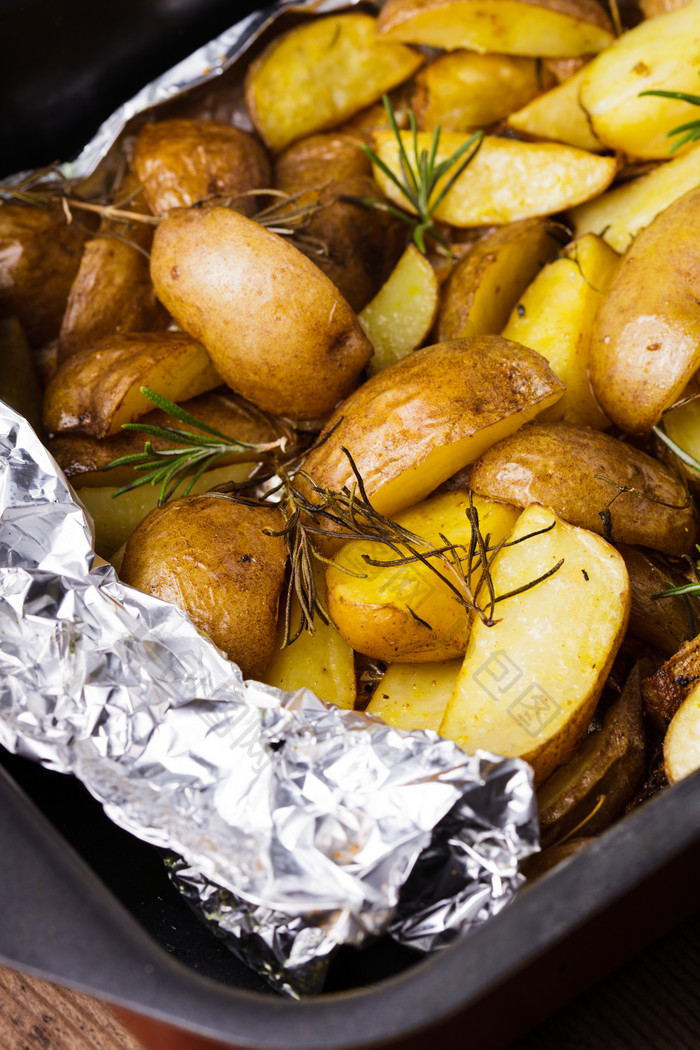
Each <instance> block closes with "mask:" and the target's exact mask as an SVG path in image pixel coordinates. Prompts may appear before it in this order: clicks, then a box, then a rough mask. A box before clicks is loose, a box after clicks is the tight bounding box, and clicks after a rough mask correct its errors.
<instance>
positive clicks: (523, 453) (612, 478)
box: [470, 423, 696, 554]
mask: <svg viewBox="0 0 700 1050" xmlns="http://www.w3.org/2000/svg"><path fill="white" fill-rule="evenodd" d="M604 479H607V480H604ZM470 483H471V486H472V488H473V489H474V491H475V492H478V493H480V494H481V495H483V496H488V497H489V499H500V500H504V501H505V502H507V503H514V504H515V505H516V506H520V507H526V506H529V505H530V504H532V503H540V504H542V505H544V506H545V507H551V508H552V510H553V511H554V512H555V513H556V514H557V515H559V517H561V518H563V519H564V520H565V521H568V522H571V524H573V525H578V526H581V527H582V528H584V529H590V530H591V531H592V532H597V533H599V534H600V535H605V533H606V522H605V521H604V518H606V519H607V525H608V526H609V531H610V535H611V537H612V539H613V540H614V541H615V542H621V543H631V544H641V545H642V546H645V547H653V548H654V549H655V550H659V551H663V552H664V553H666V554H688V553H690V552H691V551H692V550H693V549H694V544H695V539H696V525H695V518H694V513H693V507H692V502H691V500H690V498H689V496H688V493H687V490H686V489H685V486H684V485H683V482H682V481H681V479H680V478H679V477H678V475H677V474H675V473H673V472H672V471H670V470H668V469H667V468H666V467H664V466H663V465H662V464H661V463H659V462H657V460H655V459H652V458H651V456H647V455H646V453H645V452H641V451H640V450H639V449H637V448H635V447H634V446H633V445H629V444H626V443H624V442H622V441H618V440H617V439H616V438H614V437H611V436H610V435H609V434H604V433H602V432H601V431H600V430H592V429H590V428H589V427H583V426H576V425H575V424H573V423H537V424H533V425H532V426H529V427H525V428H523V429H522V430H520V431H519V432H518V433H517V434H513V435H511V436H510V437H508V438H506V439H504V440H503V441H501V442H499V444H498V445H494V446H493V447H492V448H489V450H488V451H487V452H486V453H485V454H484V455H483V456H482V457H481V459H480V460H479V461H478V462H476V463H474V466H473V467H472V470H471V475H470ZM625 488H631V489H634V490H635V491H633V492H625V491H622V490H623V489H625ZM613 500H614V502H613ZM666 504H668V505H666ZM608 513H609V518H608Z"/></svg>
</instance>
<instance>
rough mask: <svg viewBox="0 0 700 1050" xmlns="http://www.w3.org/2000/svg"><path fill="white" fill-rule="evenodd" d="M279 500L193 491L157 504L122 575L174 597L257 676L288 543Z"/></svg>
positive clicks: (267, 649) (131, 546) (269, 640)
mask: <svg viewBox="0 0 700 1050" xmlns="http://www.w3.org/2000/svg"><path fill="white" fill-rule="evenodd" d="M283 525H284V523H283V520H282V515H281V514H280V512H279V511H278V510H277V509H276V508H274V507H247V506H244V505H243V504H241V503H234V502H233V501H232V500H230V499H222V498H219V497H216V496H189V497H187V499H179V500H175V501H173V502H172V503H168V504H166V505H165V506H164V507H161V508H160V509H158V510H154V511H152V512H151V513H150V514H149V515H148V517H147V518H146V520H145V521H143V522H142V523H141V525H140V526H139V527H138V529H137V530H136V531H135V532H134V533H133V535H132V537H131V539H130V540H129V542H128V544H127V546H126V551H125V553H124V561H123V562H122V567H121V578H122V579H123V580H124V582H125V583H128V584H129V585H130V586H132V587H136V588H137V590H140V591H144V593H146V594H151V595H153V596H154V597H156V598H161V599H162V600H163V601H166V602H172V603H173V604H174V605H177V606H178V607H179V608H180V609H182V610H183V611H184V612H186V613H187V615H188V616H189V618H190V619H191V620H192V622H193V623H195V624H196V625H197V627H199V628H200V630H202V631H205V632H206V633H207V634H208V635H209V637H210V638H211V639H212V641H213V642H214V643H215V644H216V645H218V646H219V648H220V649H223V651H224V652H225V653H226V655H227V656H228V658H229V660H233V661H234V662H235V663H237V664H238V666H239V667H240V669H241V671H242V672H243V675H244V677H246V678H259V677H260V676H261V675H263V674H264V673H265V669H266V667H267V665H268V663H269V661H270V659H271V657H272V653H273V650H274V645H275V630H276V627H277V607H278V604H279V597H280V593H281V590H282V585H283V583H284V571H285V565H286V562H287V549H286V547H285V544H284V540H283V539H282V538H281V537H280V536H270V535H266V532H265V530H273V531H274V530H278V529H281V528H283Z"/></svg>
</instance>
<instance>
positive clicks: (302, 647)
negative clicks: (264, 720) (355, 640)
mask: <svg viewBox="0 0 700 1050" xmlns="http://www.w3.org/2000/svg"><path fill="white" fill-rule="evenodd" d="M314 576H315V582H316V590H317V593H318V594H319V595H320V598H321V601H322V602H323V603H324V605H325V596H326V584H325V572H324V567H323V565H319V564H318V563H316V564H315V566H314ZM298 626H299V609H298V606H296V607H293V608H292V620H291V635H292V637H294V634H295V633H296V631H297V630H298ZM283 640H284V612H283V610H282V609H280V614H279V623H278V625H277V639H276V644H275V651H274V653H273V655H272V660H271V661H270V664H269V665H268V667H267V670H266V671H265V674H264V676H263V681H264V682H265V683H266V684H267V685H273V686H275V687H276V688H277V689H283V690H284V691H285V692H288V693H293V692H295V691H296V690H297V689H311V690H312V691H313V692H314V693H315V694H316V696H320V697H321V699H322V700H325V701H326V702H327V703H329V704H335V705H336V707H344V708H347V709H348V710H352V708H353V707H354V706H355V699H356V695H357V686H356V681H355V657H354V653H353V651H352V649H351V648H350V646H349V645H348V643H347V642H346V641H344V639H343V638H341V636H340V634H339V633H338V630H337V629H336V627H335V626H334V625H333V623H324V622H323V621H322V620H321V619H319V618H318V617H314V631H313V634H312V633H311V632H309V631H302V632H301V634H300V635H299V637H298V638H297V639H296V641H294V642H292V643H291V645H288V646H287V647H286V648H285V649H283V648H282V642H283Z"/></svg>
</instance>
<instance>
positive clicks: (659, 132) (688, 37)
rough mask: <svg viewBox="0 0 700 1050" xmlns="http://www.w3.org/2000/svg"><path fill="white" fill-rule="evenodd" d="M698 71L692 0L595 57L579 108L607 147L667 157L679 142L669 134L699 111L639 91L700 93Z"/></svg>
mask: <svg viewBox="0 0 700 1050" xmlns="http://www.w3.org/2000/svg"><path fill="white" fill-rule="evenodd" d="M699 68H700V0H690V3H688V4H686V5H685V6H684V7H680V8H678V9H677V10H675V11H670V12H668V13H667V14H661V15H659V16H658V17H657V18H654V19H651V20H649V21H646V22H641V23H640V24H639V25H638V26H635V28H634V29H630V30H629V32H627V33H623V35H622V36H621V37H619V38H618V39H617V40H616V41H615V43H614V44H612V45H611V46H610V47H609V48H607V50H606V51H605V52H604V53H603V54H602V55H598V56H596V58H595V59H594V60H593V61H592V62H591V63H590V64H589V65H588V66H587V67H586V70H585V74H584V76H583V79H582V83H581V105H582V106H583V108H584V109H585V110H586V112H587V113H588V115H589V117H590V120H591V124H592V127H593V131H594V133H595V134H596V135H597V136H598V138H599V139H600V140H601V142H604V143H605V145H606V146H609V147H610V148H611V149H616V150H620V151H621V152H623V153H626V154H628V155H629V156H631V157H639V158H642V159H645V160H651V159H654V158H664V157H667V156H668V151H669V148H670V146H671V145H672V141H675V140H671V141H670V140H669V139H668V138H667V134H668V132H669V131H671V130H672V129H673V128H675V127H678V125H680V124H685V123H686V122H687V121H689V120H694V119H695V117H696V116H697V113H696V111H695V109H694V107H693V106H691V105H689V104H688V103H687V102H682V101H679V100H677V99H669V98H657V97H655V96H645V97H644V98H640V97H639V95H640V92H642V91H650V90H654V91H656V90H663V91H683V92H689V93H691V94H697V93H698V87H699V83H698V81H699V79H700V78H698V69H699ZM682 148H683V149H688V147H687V146H685V147H682Z"/></svg>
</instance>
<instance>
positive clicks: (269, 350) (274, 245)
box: [151, 207, 372, 419]
mask: <svg viewBox="0 0 700 1050" xmlns="http://www.w3.org/2000/svg"><path fill="white" fill-rule="evenodd" d="M151 277H152V278H153V284H154V286H155V289H156V294H157V295H158V298H159V299H160V300H161V302H162V303H163V304H164V305H165V306H166V308H167V309H168V310H169V311H170V313H171V314H172V316H173V317H174V318H175V320H176V321H177V322H178V324H179V325H180V326H181V327H182V328H183V329H184V330H185V331H187V332H189V333H190V335H191V336H192V337H193V338H194V339H198V340H201V342H202V343H203V344H204V346H205V347H206V349H207V351H208V353H209V355H210V357H211V360H212V362H213V364H214V366H215V367H216V368H217V370H218V371H219V373H220V375H221V377H222V379H223V380H224V381H225V382H226V383H227V384H228V385H229V386H230V387H231V388H232V389H233V390H235V391H236V392H237V393H239V394H242V395H243V397H246V398H248V400H249V401H252V402H253V403H254V404H256V405H257V406H258V407H259V408H262V409H264V410H265V411H268V412H273V413H275V414H277V415H283V416H289V417H290V418H292V419H316V418H319V417H321V416H324V415H326V414H327V413H328V412H330V411H331V410H332V409H333V407H334V406H335V405H336V404H337V402H338V401H339V400H340V398H342V397H345V396H346V395H347V394H349V393H350V391H351V390H352V389H353V387H354V386H355V384H356V382H357V379H358V377H359V375H360V372H361V371H362V369H363V368H364V366H365V365H366V364H367V362H368V360H369V358H370V357H371V356H372V347H371V345H370V343H369V340H368V339H367V338H366V336H365V334H364V333H363V331H362V329H361V328H360V325H359V322H358V320H357V318H356V316H355V314H354V312H353V311H352V309H351V308H350V306H349V305H348V303H347V302H346V300H345V299H343V297H342V296H341V294H340V292H339V291H338V289H337V288H336V287H335V285H333V284H332V282H331V281H330V280H329V279H328V278H327V277H326V276H325V274H323V273H321V271H320V270H319V269H318V267H317V266H315V265H314V263H312V262H310V260H309V259H307V258H306V256H304V255H302V253H301V252H300V251H297V249H296V248H294V247H293V246H292V245H291V244H287V243H286V242H285V240H284V239H283V238H282V237H278V236H277V235H276V234H274V233H270V232H269V231H268V230H266V229H264V228H263V227H262V226H260V225H259V224H258V223H256V222H253V221H252V220H251V219H247V218H245V216H243V215H240V214H239V213H238V212H235V211H232V210H230V209H228V208H220V207H215V208H201V209H190V210H185V209H183V210H176V211H174V212H171V213H170V214H169V215H167V216H166V217H165V218H164V219H163V221H162V223H161V224H160V226H159V227H158V229H157V230H156V235H155V237H154V238H153V249H152V251H151Z"/></svg>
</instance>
